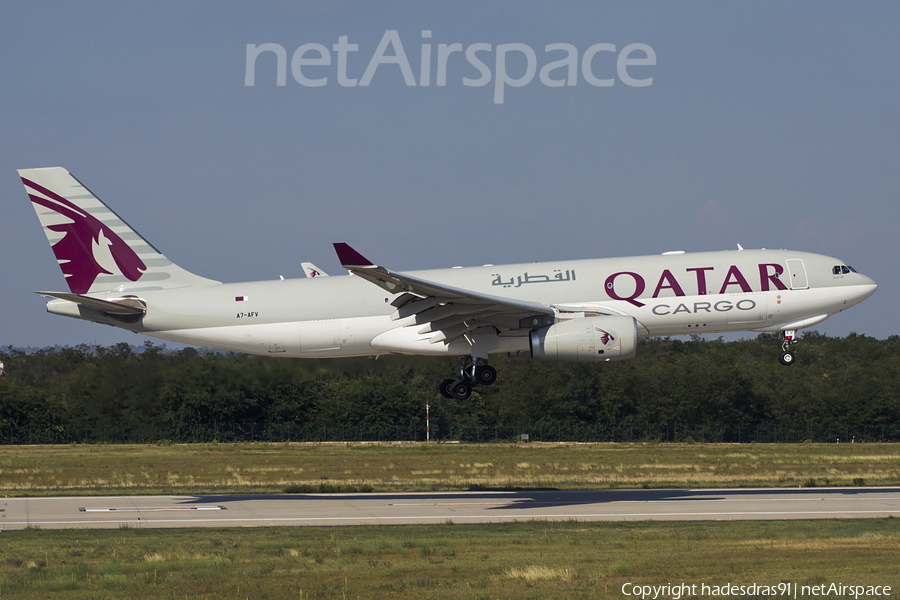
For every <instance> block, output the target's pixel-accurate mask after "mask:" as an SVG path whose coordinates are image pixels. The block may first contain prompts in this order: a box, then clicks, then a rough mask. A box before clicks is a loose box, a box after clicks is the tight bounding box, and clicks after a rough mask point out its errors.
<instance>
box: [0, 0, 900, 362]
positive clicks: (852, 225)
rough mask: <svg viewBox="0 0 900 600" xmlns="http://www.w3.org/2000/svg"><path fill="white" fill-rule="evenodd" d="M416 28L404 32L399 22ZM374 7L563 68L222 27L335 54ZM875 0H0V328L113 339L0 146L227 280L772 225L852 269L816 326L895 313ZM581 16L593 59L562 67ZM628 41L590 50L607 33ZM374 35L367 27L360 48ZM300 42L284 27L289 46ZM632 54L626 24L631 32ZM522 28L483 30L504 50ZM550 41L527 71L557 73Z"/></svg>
mask: <svg viewBox="0 0 900 600" xmlns="http://www.w3.org/2000/svg"><path fill="white" fill-rule="evenodd" d="M424 30H429V31H431V38H428V39H425V38H423V34H422V32H423V31H424ZM387 31H396V32H397V36H398V38H399V40H400V41H401V43H402V46H403V49H404V52H405V54H406V57H407V59H408V61H409V63H410V66H411V70H412V73H413V74H414V75H415V77H416V79H417V82H418V79H419V76H420V62H421V52H422V44H423V43H427V44H430V45H431V53H432V57H431V60H432V64H433V62H434V61H435V60H436V57H437V52H438V45H440V44H457V43H458V44H461V47H462V48H464V49H465V48H468V47H469V46H471V45H473V44H490V45H491V48H492V50H491V51H489V52H483V53H481V54H478V55H477V56H479V57H481V59H482V60H483V62H484V63H485V64H486V65H487V66H489V67H490V69H491V71H496V70H497V68H496V63H495V58H496V51H495V49H496V47H497V46H499V45H505V44H524V45H526V46H528V47H529V48H531V49H532V50H533V51H534V53H535V57H536V70H537V71H538V72H539V71H540V69H541V68H542V67H543V66H544V65H546V64H547V63H548V62H552V61H554V60H558V59H560V58H562V57H563V56H565V53H564V52H561V51H557V52H556V53H550V52H547V51H545V47H546V46H547V45H549V44H569V45H571V46H574V47H575V48H576V49H577V51H578V53H579V54H578V61H579V69H578V73H577V75H578V77H577V81H576V85H574V86H568V85H566V86H562V87H548V86H546V85H544V84H542V83H541V81H540V77H539V75H537V74H536V75H535V76H534V79H533V80H532V81H531V82H530V83H528V84H527V85H524V86H522V87H513V86H505V87H504V88H503V92H504V93H503V103H502V104H498V103H495V102H494V99H495V85H494V84H495V81H496V73H495V72H492V79H491V82H490V83H489V84H488V85H484V86H478V87H471V86H466V85H464V84H463V80H464V78H468V79H470V80H471V79H476V78H478V77H479V76H480V75H479V71H478V70H477V69H476V68H475V66H473V65H472V64H470V63H469V62H467V60H466V59H465V56H464V52H458V53H455V54H452V55H450V57H449V58H448V62H447V84H446V85H445V86H437V85H436V84H435V78H436V66H435V65H434V64H433V66H432V69H431V81H430V85H428V86H421V85H415V86H408V85H406V82H405V79H404V77H403V73H402V71H401V68H400V66H398V65H397V64H382V65H380V66H378V68H377V70H376V71H375V73H374V75H373V77H372V79H371V82H370V84H369V85H367V86H359V85H357V86H355V87H344V86H341V85H340V84H339V83H338V80H337V71H338V66H337V52H331V58H332V62H331V65H312V66H303V67H302V69H303V71H302V72H303V73H304V74H308V75H306V76H308V77H310V78H322V77H327V83H326V84H325V85H322V86H320V87H307V86H303V85H301V84H300V83H298V82H297V81H296V80H295V79H294V78H293V76H292V72H291V69H290V65H288V68H287V76H286V82H285V85H284V86H278V85H276V67H275V58H274V57H275V55H274V54H272V53H269V54H267V55H261V56H260V57H259V58H258V59H257V62H256V80H255V85H253V86H247V85H245V75H246V49H247V45H248V44H255V45H261V44H267V43H269V44H279V45H280V46H281V47H283V48H284V49H285V52H286V56H287V59H288V63H290V61H291V57H292V56H293V54H294V52H295V51H296V50H297V49H298V48H299V47H300V46H302V45H304V44H320V45H322V46H324V47H325V48H326V49H332V48H333V46H334V45H335V44H338V41H339V38H340V37H342V36H347V38H348V43H350V44H356V45H358V50H357V51H356V52H351V53H349V54H348V55H347V77H349V78H356V79H361V78H362V77H363V74H364V72H365V71H366V67H367V65H368V63H369V61H370V60H371V58H372V57H373V55H375V53H376V48H377V47H378V45H379V42H380V41H381V40H382V38H383V37H384V36H385V32H387ZM897 31H900V5H898V4H897V3H894V2H870V3H865V4H851V3H829V2H791V3H783V2H755V3H718V2H698V3H689V4H688V3H671V2H596V3H584V2H577V3H576V2H570V3H567V2H562V3H552V4H551V3H546V2H493V3H488V2H458V3H428V4H426V3H420V2H382V3H364V2H350V1H346V2H335V1H330V2H261V3H254V4H252V5H251V4H249V3H238V2H235V3H227V2H186V3H185V2H154V3H122V2H91V3H73V2H40V1H37V2H28V3H17V4H14V5H11V6H5V7H4V9H3V18H2V20H0V49H2V57H3V58H2V60H0V76H2V78H0V81H2V82H3V94H0V139H2V140H3V142H4V143H3V144H2V145H0V191H2V195H3V198H4V203H3V206H4V208H5V213H4V217H3V219H2V220H0V228H2V229H0V252H2V256H3V257H4V258H3V260H2V261H0V264H2V265H3V266H2V277H3V285H2V286H0V302H2V306H3V308H4V310H3V317H2V319H0V345H3V346H6V345H8V344H12V345H16V346H28V345H30V346H43V345H47V344H54V343H59V344H70V345H74V344H78V343H100V344H112V343H116V342H119V341H126V342H129V343H141V342H142V341H143V339H144V338H140V337H138V336H135V335H133V334H130V333H126V332H121V331H119V330H115V329H113V328H107V327H101V326H97V325H92V324H89V323H81V322H77V321H74V320H69V319H65V318H63V317H56V316H51V315H47V314H46V313H45V311H44V303H43V301H42V300H41V298H39V297H38V296H35V295H34V294H33V293H32V291H33V290H61V289H64V285H65V284H64V281H63V278H62V275H61V273H60V271H59V269H58V267H57V266H56V265H55V264H54V263H55V260H54V257H53V254H52V252H51V250H50V248H49V245H48V244H47V241H46V238H44V236H43V234H42V233H41V231H40V228H39V224H38V221H37V218H36V217H35V215H34V211H33V210H32V208H31V206H30V203H29V202H28V200H27V196H26V195H25V192H24V189H23V187H22V185H21V183H20V182H19V180H18V178H17V175H16V172H15V169H17V168H25V167H43V166H57V165H59V166H64V167H66V168H67V169H69V170H70V171H71V172H72V173H73V174H75V175H76V176H77V177H78V178H79V179H80V180H81V181H83V182H84V183H85V184H86V185H87V186H88V187H90V188H91V189H92V190H93V191H94V192H95V193H96V194H97V195H98V196H99V197H100V198H102V199H103V200H104V201H105V202H107V203H108V204H110V205H111V206H112V207H113V208H114V209H115V210H116V211H117V212H118V213H119V214H120V215H121V216H122V217H123V218H124V219H125V220H127V221H128V222H129V223H130V224H131V225H132V226H134V227H135V229H137V230H138V231H140V232H141V233H142V234H143V235H144V237H146V238H148V239H149V240H150V241H151V242H152V243H153V244H154V245H155V246H157V247H158V248H159V249H160V250H161V251H162V252H163V253H165V254H166V255H167V256H168V257H169V258H170V259H172V260H174V261H175V262H177V263H178V264H180V265H181V266H183V267H185V268H186V269H188V270H190V271H193V272H195V273H198V274H201V275H204V276H207V277H210V278H214V279H218V280H222V281H245V280H260V279H277V278H278V277H279V276H280V275H284V276H285V277H293V276H301V275H302V271H301V268H300V264H299V263H300V261H302V260H309V261H312V262H314V263H315V264H317V265H318V266H319V267H321V268H323V269H324V270H325V271H327V272H329V273H332V274H340V273H341V268H340V265H339V264H338V262H337V259H336V257H335V256H334V253H333V250H332V248H331V243H332V242H334V241H347V242H350V243H351V244H352V245H354V246H355V247H356V248H357V249H358V250H360V252H362V253H363V254H364V255H366V256H367V257H369V258H371V259H372V260H374V261H376V262H378V263H380V264H384V265H385V266H388V267H390V268H393V269H396V270H414V269H424V268H435V267H449V266H454V265H480V264H484V263H495V264H500V263H504V262H526V261H532V260H549V259H566V258H588V257H610V256H629V255H636V254H657V253H660V252H664V251H669V250H686V251H706V250H719V249H733V248H736V244H738V243H739V244H741V245H743V246H744V247H745V248H759V247H766V248H792V249H796V250H804V251H811V252H818V253H822V254H827V255H830V256H835V257H838V258H840V259H841V260H843V261H845V262H846V263H847V264H850V265H853V266H854V267H856V268H857V269H858V270H859V271H860V272H863V273H865V274H867V275H869V276H871V277H872V278H873V279H875V280H876V281H877V282H878V283H879V291H878V292H877V294H876V295H875V296H873V297H872V298H871V299H869V300H867V301H866V302H865V303H863V304H862V305H860V306H859V307H856V308H854V309H853V310H851V311H848V312H846V313H843V314H840V315H837V316H835V317H832V318H831V319H829V320H828V321H826V322H825V323H823V324H821V325H819V326H817V327H816V328H817V329H818V330H819V331H822V332H824V333H828V334H831V335H846V334H847V333H849V332H851V331H855V332H858V333H863V334H866V335H869V336H874V337H879V338H883V337H887V336H889V335H896V334H898V333H900V317H898V313H897V310H896V308H895V304H896V301H895V298H896V297H897V296H898V294H900V283H898V269H897V266H896V257H897V256H898V234H900V202H897V195H898V190H900V168H897V165H898V157H900V111H898V108H897V106H898V98H900V48H898V46H897V42H896V32H897ZM595 44H612V45H614V46H615V48H616V52H598V53H597V54H596V55H595V58H594V61H593V62H592V69H593V71H592V72H593V73H594V75H595V76H596V77H597V78H602V79H607V78H612V79H614V84H613V85H612V86H609V87H596V86H592V85H590V84H589V83H588V82H587V81H586V79H585V77H584V76H583V72H582V71H581V68H580V66H581V65H580V62H581V56H582V54H583V53H584V52H585V51H586V50H587V49H588V48H590V47H591V46H593V45H595ZM630 44H645V45H647V46H649V47H650V48H652V50H653V52H654V53H655V57H656V64H655V65H638V66H632V67H630V68H629V70H628V71H627V72H628V73H629V74H632V76H633V77H634V78H641V79H643V78H648V77H652V85H649V86H645V87H632V86H629V85H626V84H625V82H624V81H623V80H622V79H621V78H619V77H618V74H617V73H618V72H617V68H616V59H617V52H619V51H621V50H622V49H624V48H625V47H626V46H628V45H630ZM387 55H393V51H392V50H391V51H388V52H387V53H386V56H387ZM315 56H317V55H316V54H315V53H308V54H306V55H304V57H306V58H314V57H315ZM641 56H644V55H643V54H641V53H640V52H638V53H636V54H635V55H634V57H641ZM525 68H526V60H525V55H524V54H523V53H522V52H517V51H510V52H508V53H507V64H506V69H507V72H508V75H509V76H510V77H512V78H516V77H520V76H522V75H523V74H524V73H525ZM566 72H567V71H566V70H565V69H559V70H556V71H554V72H553V73H552V76H553V77H554V78H558V79H560V78H564V77H565V74H566Z"/></svg>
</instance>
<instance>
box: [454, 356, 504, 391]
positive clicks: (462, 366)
mask: <svg viewBox="0 0 900 600" xmlns="http://www.w3.org/2000/svg"><path fill="white" fill-rule="evenodd" d="M495 381H497V369H495V368H494V367H492V366H490V365H489V364H487V361H486V360H484V359H481V358H477V359H476V358H473V357H472V356H464V357H462V358H461V359H460V360H459V379H445V380H444V381H442V382H441V386H440V392H441V396H443V397H444V398H450V399H456V400H468V399H469V396H470V395H471V394H472V388H473V387H475V386H476V385H491V384H492V383H494V382H495Z"/></svg>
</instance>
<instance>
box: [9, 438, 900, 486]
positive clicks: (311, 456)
mask: <svg viewBox="0 0 900 600" xmlns="http://www.w3.org/2000/svg"><path fill="white" fill-rule="evenodd" d="M898 483H900V446H896V445H891V444H759V445H757V444H753V445H749V444H745V445H737V444H710V445H704V444H691V445H686V444H530V445H518V446H517V445H513V444H504V445H490V444H485V445H424V444H420V445H410V444H405V445H389V444H385V445H374V444H357V445H352V444H351V445H347V444H320V445H311V444H310V445H308V444H265V443H258V444H236V445H235V444H187V445H165V446H156V445H71V446H0V494H4V495H41V494H43V495H50V494H56V495H58V494H156V493H159V494H162V493H192V494H198V493H228V492H231V493H246V492H280V491H284V490H285V489H286V488H288V487H291V486H304V487H306V488H316V489H319V488H322V489H324V490H326V491H327V489H332V490H338V489H343V490H358V491H365V490H372V491H439V490H461V489H501V488H507V489H509V488H523V489H534V488H558V489H579V488H590V489H604V488H634V487H654V488H659V487H698V488H699V487H744V486H750V487H764V486H771V487H788V486H791V487H796V486H798V485H801V486H804V487H805V486H808V485H817V486H829V485H830V486H836V485H847V486H849V485H863V484H864V485H896V484H898Z"/></svg>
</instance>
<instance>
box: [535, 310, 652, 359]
mask: <svg viewBox="0 0 900 600" xmlns="http://www.w3.org/2000/svg"><path fill="white" fill-rule="evenodd" d="M636 351H637V321H636V320H635V319H634V318H633V317H625V316H618V315H605V316H600V317H587V318H581V319H571V320H569V321H560V322H558V323H554V324H553V325H550V326H549V327H544V328H542V329H538V330H536V331H532V332H531V358H533V359H534V360H547V361H570V362H606V361H610V360H624V359H626V358H632V357H634V355H635V352H636Z"/></svg>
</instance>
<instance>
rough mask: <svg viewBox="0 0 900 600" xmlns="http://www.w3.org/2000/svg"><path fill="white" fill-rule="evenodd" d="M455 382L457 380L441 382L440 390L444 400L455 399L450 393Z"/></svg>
mask: <svg viewBox="0 0 900 600" xmlns="http://www.w3.org/2000/svg"><path fill="white" fill-rule="evenodd" d="M454 381H456V380H455V379H445V380H443V381H442V382H441V385H440V388H439V389H440V392H441V396H443V397H444V398H447V399H448V400H452V399H453V395H452V394H451V393H450V386H451V385H453V382H454Z"/></svg>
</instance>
